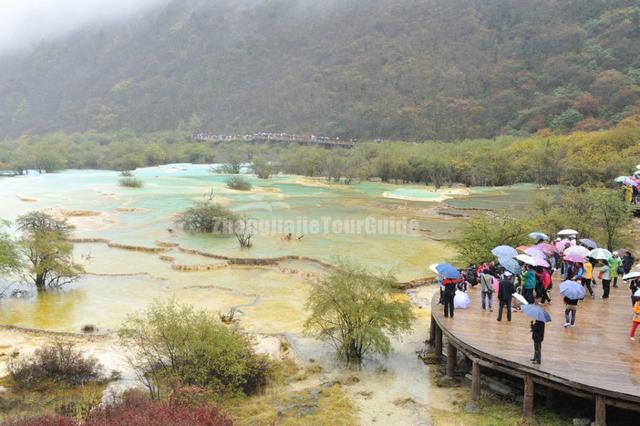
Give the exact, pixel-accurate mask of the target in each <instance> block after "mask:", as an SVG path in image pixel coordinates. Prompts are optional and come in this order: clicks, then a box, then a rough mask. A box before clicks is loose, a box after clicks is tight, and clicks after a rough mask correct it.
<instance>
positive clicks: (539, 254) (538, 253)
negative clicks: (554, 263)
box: [524, 247, 547, 259]
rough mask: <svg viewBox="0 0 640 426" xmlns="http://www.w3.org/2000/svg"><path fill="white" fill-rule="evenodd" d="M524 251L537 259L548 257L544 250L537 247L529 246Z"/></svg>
mask: <svg viewBox="0 0 640 426" xmlns="http://www.w3.org/2000/svg"><path fill="white" fill-rule="evenodd" d="M524 252H525V253H526V254H528V255H529V256H531V257H534V258H536V259H545V258H546V257H547V256H546V255H545V254H544V253H543V252H542V251H540V250H538V249H537V248H535V247H529V248H528V249H526V250H525V251H524Z"/></svg>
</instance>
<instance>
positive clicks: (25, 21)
mask: <svg viewBox="0 0 640 426" xmlns="http://www.w3.org/2000/svg"><path fill="white" fill-rule="evenodd" d="M166 1H167V0H0V53H11V52H15V51H17V50H21V49H24V48H28V47H31V46H33V45H34V44H37V43H38V42H40V41H41V40H49V39H53V38H56V37H60V36H63V35H65V34H68V33H70V32H72V31H74V30H77V29H80V28H82V27H85V26H87V25H96V24H100V23H105V22H113V21H118V20H121V19H123V18H128V17H131V16H132V15H135V14H136V13H139V12H143V11H145V10H147V9H149V8H150V7H153V6H155V5H159V4H161V3H165V2H166Z"/></svg>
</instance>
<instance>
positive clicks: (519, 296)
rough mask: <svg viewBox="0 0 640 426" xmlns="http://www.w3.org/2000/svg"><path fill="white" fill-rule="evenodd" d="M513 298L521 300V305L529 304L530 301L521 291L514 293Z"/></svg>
mask: <svg viewBox="0 0 640 426" xmlns="http://www.w3.org/2000/svg"><path fill="white" fill-rule="evenodd" d="M512 296H513V298H514V299H516V300H517V301H518V302H520V304H521V305H528V304H529V302H527V299H525V298H524V296H523V295H521V294H520V293H513V294H512Z"/></svg>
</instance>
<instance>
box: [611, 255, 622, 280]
mask: <svg viewBox="0 0 640 426" xmlns="http://www.w3.org/2000/svg"><path fill="white" fill-rule="evenodd" d="M608 263H609V274H610V275H611V281H613V286H614V287H618V269H619V268H620V266H621V265H622V259H620V256H618V252H617V251H614V252H613V257H611V258H610V259H609V262H608Z"/></svg>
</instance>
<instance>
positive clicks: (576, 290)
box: [560, 280, 586, 300]
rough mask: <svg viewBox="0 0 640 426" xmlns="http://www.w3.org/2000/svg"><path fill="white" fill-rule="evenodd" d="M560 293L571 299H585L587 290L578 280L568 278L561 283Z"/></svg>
mask: <svg viewBox="0 0 640 426" xmlns="http://www.w3.org/2000/svg"><path fill="white" fill-rule="evenodd" d="M560 294H561V295H563V296H564V297H566V298H567V299H571V300H579V299H584V296H585V294H586V293H585V291H584V287H582V285H581V284H578V282H577V281H572V280H567V281H564V282H562V283H560Z"/></svg>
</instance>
